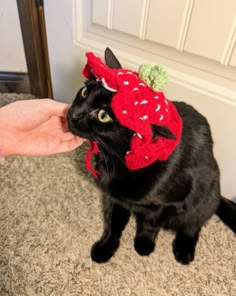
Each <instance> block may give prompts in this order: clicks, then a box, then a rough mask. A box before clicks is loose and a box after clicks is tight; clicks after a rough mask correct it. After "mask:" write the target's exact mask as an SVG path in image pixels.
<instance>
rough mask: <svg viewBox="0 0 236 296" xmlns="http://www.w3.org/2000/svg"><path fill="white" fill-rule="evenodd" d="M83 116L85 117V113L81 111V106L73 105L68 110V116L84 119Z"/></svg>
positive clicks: (72, 118)
mask: <svg viewBox="0 0 236 296" xmlns="http://www.w3.org/2000/svg"><path fill="white" fill-rule="evenodd" d="M83 117H84V114H83V113H82V112H81V110H80V109H79V108H76V107H74V108H73V107H72V108H70V109H69V111H68V118H70V119H71V120H79V119H82V118H83Z"/></svg>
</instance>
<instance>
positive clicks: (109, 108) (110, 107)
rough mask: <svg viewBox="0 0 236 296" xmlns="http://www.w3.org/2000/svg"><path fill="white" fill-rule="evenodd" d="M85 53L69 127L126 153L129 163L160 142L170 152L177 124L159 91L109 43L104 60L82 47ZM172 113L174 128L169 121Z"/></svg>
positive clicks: (136, 163) (141, 163)
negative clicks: (81, 82) (126, 66)
mask: <svg viewBox="0 0 236 296" xmlns="http://www.w3.org/2000/svg"><path fill="white" fill-rule="evenodd" d="M87 58H88V62H87V64H86V66H85V68H84V70H83V74H84V75H85V77H86V78H87V80H86V81H85V85H84V87H82V88H81V89H80V90H79V91H78V93H77V95H76V98H75V100H74V102H73V104H72V106H71V108H70V110H69V112H68V125H69V129H70V131H71V132H72V133H74V134H75V135H78V136H80V137H83V138H86V139H88V140H90V141H95V142H96V143H97V144H98V145H99V147H100V149H105V150H107V151H109V152H110V153H112V151H114V152H115V154H116V155H117V154H118V155H119V156H120V157H122V158H125V160H126V164H127V166H128V167H129V168H130V169H137V168H139V167H145V166H147V165H148V164H150V163H153V162H154V161H155V160H157V159H158V156H157V155H155V151H156V150H158V149H157V146H158V147H159V150H160V148H161V147H162V146H163V145H164V146H165V145H167V148H165V147H164V148H165V150H166V151H167V153H169V152H168V151H169V150H170V147H171V148H172V147H175V146H176V138H178V139H177V142H178V140H179V134H180V133H181V132H180V130H181V127H182V125H181V120H179V117H178V115H177V113H176V110H175V108H174V107H173V105H172V104H171V103H170V102H168V100H166V98H165V97H164V94H163V93H162V92H153V91H152V90H151V89H150V88H149V87H148V86H147V85H146V84H145V83H144V82H143V81H142V80H140V78H139V77H138V73H136V72H134V71H131V70H126V69H122V67H121V64H120V62H119V61H118V59H117V58H116V57H115V55H114V54H113V53H112V51H111V50H110V49H108V48H107V49H106V51H105V64H103V62H102V61H101V60H100V59H99V58H98V57H96V56H95V55H93V54H92V53H87ZM171 116H174V121H175V122H174V126H173V128H172V125H171V124H170V126H171V128H169V126H168V124H169V122H170V117H171ZM176 123H177V124H176ZM179 123H180V124H179ZM164 139H166V140H167V142H166V141H164ZM158 140H159V141H158ZM168 149H169V150H168ZM127 152H128V153H127ZM148 153H149V154H148ZM164 154H165V153H164ZM164 154H163V155H164ZM129 160H130V162H129Z"/></svg>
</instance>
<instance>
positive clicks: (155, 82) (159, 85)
mask: <svg viewBox="0 0 236 296" xmlns="http://www.w3.org/2000/svg"><path fill="white" fill-rule="evenodd" d="M138 73H139V78H140V79H142V80H143V81H144V82H145V83H146V84H147V85H148V86H149V87H151V89H152V90H153V91H161V90H163V88H164V87H165V86H166V84H167V81H168V72H167V70H166V68H165V67H164V66H162V65H148V64H144V65H141V66H140V67H139V71H138Z"/></svg>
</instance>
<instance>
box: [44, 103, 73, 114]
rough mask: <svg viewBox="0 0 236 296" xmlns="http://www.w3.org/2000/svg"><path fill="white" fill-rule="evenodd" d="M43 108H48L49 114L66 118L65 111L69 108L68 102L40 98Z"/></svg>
mask: <svg viewBox="0 0 236 296" xmlns="http://www.w3.org/2000/svg"><path fill="white" fill-rule="evenodd" d="M42 101H43V103H44V104H45V108H47V109H48V112H49V115H50V116H60V117H64V118H66V116H67V112H68V110H69V108H70V105H69V104H66V103H62V102H58V101H55V100H51V99H42Z"/></svg>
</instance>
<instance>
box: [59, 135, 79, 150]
mask: <svg viewBox="0 0 236 296" xmlns="http://www.w3.org/2000/svg"><path fill="white" fill-rule="evenodd" d="M84 141H85V140H84V139H81V138H79V137H76V138H74V139H72V140H69V141H64V142H61V143H60V146H59V147H58V149H57V151H56V152H55V153H60V152H69V151H72V150H74V149H76V148H78V147H79V146H81V145H82V143H83V142H84Z"/></svg>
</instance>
